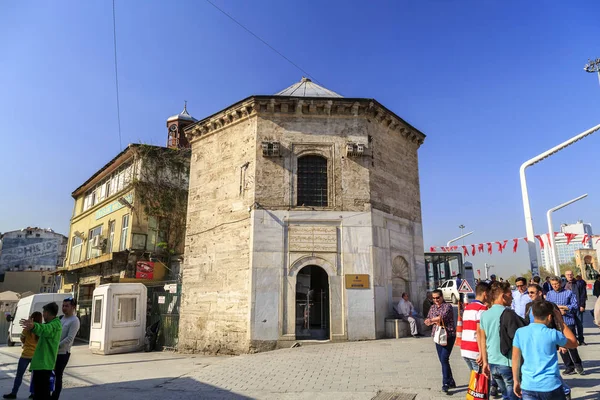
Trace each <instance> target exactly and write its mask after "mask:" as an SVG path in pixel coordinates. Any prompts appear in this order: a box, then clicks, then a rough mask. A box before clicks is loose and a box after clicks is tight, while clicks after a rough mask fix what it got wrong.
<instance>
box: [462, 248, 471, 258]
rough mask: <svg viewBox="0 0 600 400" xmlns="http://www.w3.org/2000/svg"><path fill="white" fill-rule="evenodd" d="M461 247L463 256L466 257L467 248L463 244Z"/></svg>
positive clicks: (467, 253)
mask: <svg viewBox="0 0 600 400" xmlns="http://www.w3.org/2000/svg"><path fill="white" fill-rule="evenodd" d="M462 249H463V254H464V256H465V257H467V256H468V255H469V250H467V246H463V247H462Z"/></svg>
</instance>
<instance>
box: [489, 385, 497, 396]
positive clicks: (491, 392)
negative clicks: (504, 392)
mask: <svg viewBox="0 0 600 400" xmlns="http://www.w3.org/2000/svg"><path fill="white" fill-rule="evenodd" d="M490 397H498V387H496V386H492V387H490Z"/></svg>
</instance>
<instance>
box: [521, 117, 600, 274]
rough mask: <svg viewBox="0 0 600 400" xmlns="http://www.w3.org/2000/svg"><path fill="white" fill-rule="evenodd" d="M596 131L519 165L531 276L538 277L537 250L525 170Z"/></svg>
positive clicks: (597, 127)
mask: <svg viewBox="0 0 600 400" xmlns="http://www.w3.org/2000/svg"><path fill="white" fill-rule="evenodd" d="M598 129H600V125H596V126H594V127H593V128H591V129H588V130H587V131H585V132H582V133H580V134H579V135H577V136H574V137H572V138H571V139H569V140H567V141H566V142H563V143H561V144H559V145H558V146H555V147H553V148H551V149H550V150H548V151H545V152H543V153H542V154H540V155H537V156H535V157H533V158H532V159H530V160H527V161H525V162H524V163H523V164H522V165H521V168H520V170H519V175H520V177H521V194H522V196H523V212H524V214H525V229H526V231H527V238H526V239H527V247H528V249H529V263H530V268H531V273H532V274H533V276H536V275H539V268H538V260H537V248H536V247H535V233H534V230H533V219H532V218H531V207H530V206H529V193H528V192H527V181H526V179H525V169H526V168H527V167H529V166H532V165H534V164H537V163H538V162H540V161H542V160H544V159H546V158H548V157H550V156H551V155H553V154H555V153H557V152H559V151H560V150H562V149H564V148H565V147H568V146H570V145H572V144H573V143H575V142H577V141H579V140H581V139H583V138H584V137H586V136H589V135H591V134H592V133H594V132H596V131H597V130H598Z"/></svg>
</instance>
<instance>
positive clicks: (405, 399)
mask: <svg viewBox="0 0 600 400" xmlns="http://www.w3.org/2000/svg"><path fill="white" fill-rule="evenodd" d="M415 397H417V395H416V394H413V393H400V392H393V393H391V392H379V393H378V394H377V396H375V397H373V399H371V400H414V399H415Z"/></svg>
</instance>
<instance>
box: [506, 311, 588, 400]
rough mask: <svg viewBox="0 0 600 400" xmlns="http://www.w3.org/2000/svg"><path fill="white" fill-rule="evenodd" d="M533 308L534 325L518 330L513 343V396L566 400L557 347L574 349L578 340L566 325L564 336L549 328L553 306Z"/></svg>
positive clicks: (528, 399)
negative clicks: (522, 360)
mask: <svg viewBox="0 0 600 400" xmlns="http://www.w3.org/2000/svg"><path fill="white" fill-rule="evenodd" d="M531 308H532V312H533V317H534V322H533V323H532V324H530V325H528V326H525V327H523V328H519V329H517V332H516V334H515V338H514V340H513V351H512V359H513V360H514V361H513V365H512V373H513V380H514V393H515V394H516V395H517V396H519V397H522V398H523V400H538V399H547V400H564V399H565V398H566V397H565V393H564V391H563V389H562V382H561V379H560V372H559V369H558V357H557V356H556V347H557V346H561V347H566V348H569V349H574V348H576V347H577V339H575V335H574V334H573V332H572V331H571V330H570V329H569V328H568V327H567V326H566V325H565V324H562V326H563V332H562V333H561V332H559V331H557V330H555V329H551V328H549V327H548V325H550V324H551V323H552V318H553V311H554V305H553V304H552V303H550V302H549V301H545V300H538V301H535V302H533V305H532V307H531ZM521 356H522V357H523V359H524V362H523V366H522V367H521Z"/></svg>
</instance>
